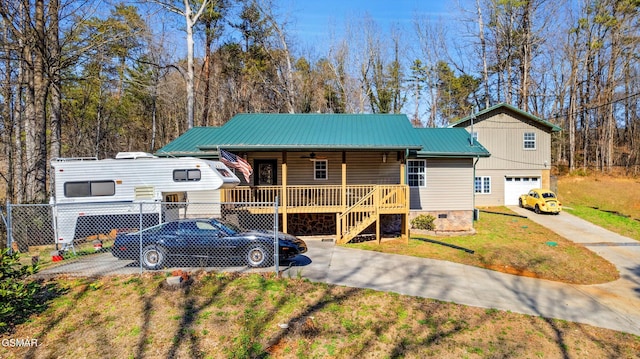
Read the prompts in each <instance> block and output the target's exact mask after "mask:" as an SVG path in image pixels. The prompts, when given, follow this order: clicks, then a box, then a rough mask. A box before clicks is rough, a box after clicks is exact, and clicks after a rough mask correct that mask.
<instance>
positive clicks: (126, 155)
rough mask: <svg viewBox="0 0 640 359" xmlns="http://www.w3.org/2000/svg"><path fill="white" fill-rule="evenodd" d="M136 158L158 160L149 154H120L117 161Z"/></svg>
mask: <svg viewBox="0 0 640 359" xmlns="http://www.w3.org/2000/svg"><path fill="white" fill-rule="evenodd" d="M136 158H156V156H154V155H152V154H150V153H147V152H118V154H117V155H116V159H117V160H125V159H126V160H135V159H136Z"/></svg>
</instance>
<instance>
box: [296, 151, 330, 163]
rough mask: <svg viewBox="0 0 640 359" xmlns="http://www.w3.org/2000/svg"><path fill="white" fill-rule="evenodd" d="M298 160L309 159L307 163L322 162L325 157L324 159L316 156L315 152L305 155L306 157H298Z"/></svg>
mask: <svg viewBox="0 0 640 359" xmlns="http://www.w3.org/2000/svg"><path fill="white" fill-rule="evenodd" d="M300 158H308V159H309V161H313V160H324V159H326V157H324V156H318V155H316V153H315V152H311V153H310V154H308V155H306V156H305V155H302V156H300Z"/></svg>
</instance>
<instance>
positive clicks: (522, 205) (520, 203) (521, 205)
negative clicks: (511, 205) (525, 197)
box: [518, 198, 524, 208]
mask: <svg viewBox="0 0 640 359" xmlns="http://www.w3.org/2000/svg"><path fill="white" fill-rule="evenodd" d="M518 206H520V208H524V204H522V198H519V199H518Z"/></svg>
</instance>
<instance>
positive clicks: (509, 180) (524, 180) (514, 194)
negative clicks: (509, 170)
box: [504, 177, 540, 206]
mask: <svg viewBox="0 0 640 359" xmlns="http://www.w3.org/2000/svg"><path fill="white" fill-rule="evenodd" d="M504 181H505V182H504V204H505V205H507V206H510V205H516V204H518V198H519V197H520V195H521V194H525V193H527V192H529V190H531V189H532V188H540V177H505V179H504Z"/></svg>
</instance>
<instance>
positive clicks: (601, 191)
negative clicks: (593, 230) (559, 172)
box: [558, 175, 640, 240]
mask: <svg viewBox="0 0 640 359" xmlns="http://www.w3.org/2000/svg"><path fill="white" fill-rule="evenodd" d="M558 196H559V197H560V199H561V200H562V203H563V206H564V207H568V208H565V210H566V211H567V212H569V213H571V214H574V215H576V216H578V217H581V218H583V219H585V220H587V221H589V222H592V223H594V224H597V225H599V226H601V227H603V228H606V229H608V230H610V231H613V232H616V233H618V234H621V235H623V236H627V237H630V238H633V239H635V240H640V179H634V178H620V177H611V176H604V175H600V176H590V177H582V176H564V177H561V178H560V179H559V180H558ZM616 213H617V214H616Z"/></svg>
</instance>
